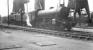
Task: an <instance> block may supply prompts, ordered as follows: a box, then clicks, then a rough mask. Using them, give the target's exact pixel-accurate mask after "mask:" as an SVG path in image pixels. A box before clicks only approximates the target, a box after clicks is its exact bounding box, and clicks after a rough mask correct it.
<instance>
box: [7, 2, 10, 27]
mask: <svg viewBox="0 0 93 50" xmlns="http://www.w3.org/2000/svg"><path fill="white" fill-rule="evenodd" d="M7 8H8V25H9V24H10V22H9V0H7Z"/></svg>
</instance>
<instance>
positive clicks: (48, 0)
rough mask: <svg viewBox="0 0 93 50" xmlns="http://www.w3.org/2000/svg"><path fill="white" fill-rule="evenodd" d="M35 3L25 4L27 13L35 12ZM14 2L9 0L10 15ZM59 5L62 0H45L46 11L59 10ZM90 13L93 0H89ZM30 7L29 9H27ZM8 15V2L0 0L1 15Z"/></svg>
mask: <svg viewBox="0 0 93 50" xmlns="http://www.w3.org/2000/svg"><path fill="white" fill-rule="evenodd" d="M34 2H35V0H30V2H29V3H28V4H25V9H26V10H25V12H31V11H33V10H34ZM12 3H13V0H9V14H10V13H11V12H12V7H13V4H12ZM59 3H63V1H62V0H45V9H49V7H55V8H58V6H59ZM67 3H68V0H65V6H67ZM88 3H89V8H90V11H92V12H93V0H88ZM27 7H28V9H27ZM7 14H8V6H7V0H0V15H1V16H7Z"/></svg>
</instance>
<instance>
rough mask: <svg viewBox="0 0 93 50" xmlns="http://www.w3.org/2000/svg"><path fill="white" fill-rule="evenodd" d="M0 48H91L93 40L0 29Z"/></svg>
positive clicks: (53, 49)
mask: <svg viewBox="0 0 93 50" xmlns="http://www.w3.org/2000/svg"><path fill="white" fill-rule="evenodd" d="M0 50H93V42H88V41H81V40H74V39H67V38H61V37H55V36H50V35H46V34H40V33H36V32H27V31H22V30H13V29H0Z"/></svg>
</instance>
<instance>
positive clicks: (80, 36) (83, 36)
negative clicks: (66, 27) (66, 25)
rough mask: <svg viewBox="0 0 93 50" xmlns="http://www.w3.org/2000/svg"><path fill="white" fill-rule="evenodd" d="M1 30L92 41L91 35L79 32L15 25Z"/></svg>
mask: <svg viewBox="0 0 93 50" xmlns="http://www.w3.org/2000/svg"><path fill="white" fill-rule="evenodd" d="M0 27H2V28H7V29H15V30H23V31H29V32H38V33H40V34H47V35H53V36H58V37H64V38H70V39H77V40H83V41H93V34H92V33H89V32H81V31H73V30H72V31H54V30H47V29H39V28H30V27H23V26H15V25H9V26H8V25H6V24H5V25H0Z"/></svg>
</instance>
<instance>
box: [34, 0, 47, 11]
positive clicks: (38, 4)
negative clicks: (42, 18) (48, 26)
mask: <svg viewBox="0 0 93 50" xmlns="http://www.w3.org/2000/svg"><path fill="white" fill-rule="evenodd" d="M35 9H36V10H38V9H40V10H44V9H45V0H35Z"/></svg>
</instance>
